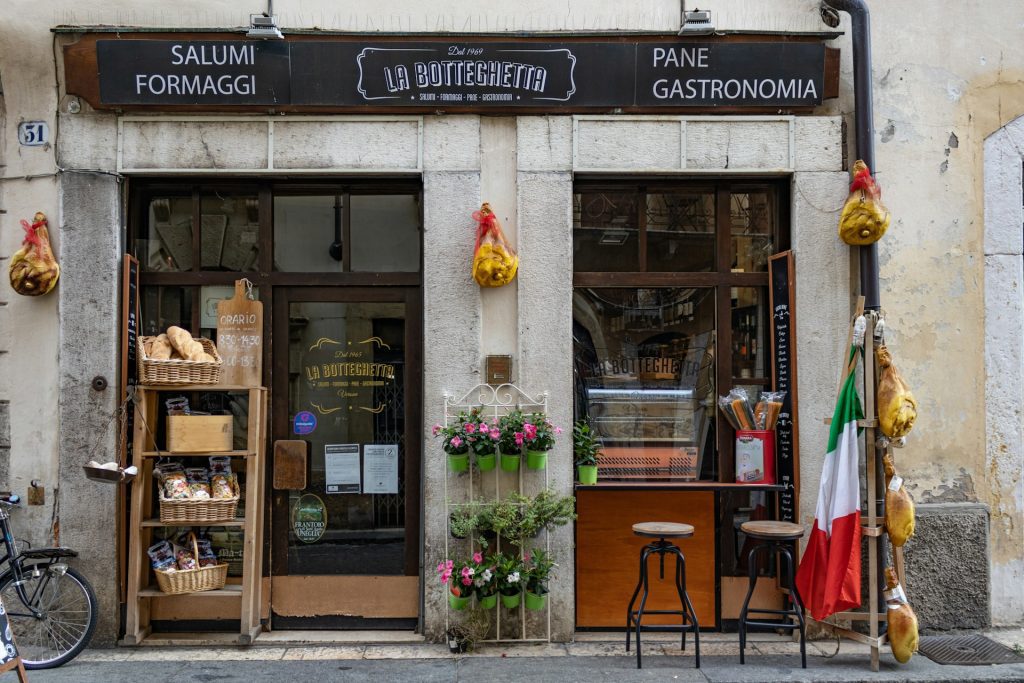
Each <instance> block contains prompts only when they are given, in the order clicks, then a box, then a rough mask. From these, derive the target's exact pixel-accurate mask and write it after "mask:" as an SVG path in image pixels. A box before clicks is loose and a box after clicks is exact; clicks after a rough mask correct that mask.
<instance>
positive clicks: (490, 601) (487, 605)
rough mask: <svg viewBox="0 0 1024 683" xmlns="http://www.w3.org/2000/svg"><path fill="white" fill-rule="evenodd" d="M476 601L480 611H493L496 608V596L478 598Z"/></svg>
mask: <svg viewBox="0 0 1024 683" xmlns="http://www.w3.org/2000/svg"><path fill="white" fill-rule="evenodd" d="M478 601H479V603H480V607H481V608H482V609H494V608H495V607H497V606H498V594H497V593H495V594H494V595H485V596H484V597H482V598H479V600H478Z"/></svg>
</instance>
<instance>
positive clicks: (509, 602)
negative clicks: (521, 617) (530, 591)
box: [501, 593, 523, 609]
mask: <svg viewBox="0 0 1024 683" xmlns="http://www.w3.org/2000/svg"><path fill="white" fill-rule="evenodd" d="M522 597H523V594H522V593H516V594H515V595H505V594H504V593H502V594H501V604H502V606H503V607H504V608H505V609H515V608H516V607H519V600H520V599H521V598H522Z"/></svg>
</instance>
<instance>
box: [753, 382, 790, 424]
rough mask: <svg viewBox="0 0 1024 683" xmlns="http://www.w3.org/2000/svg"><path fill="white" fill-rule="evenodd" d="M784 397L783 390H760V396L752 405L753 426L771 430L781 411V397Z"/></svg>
mask: <svg viewBox="0 0 1024 683" xmlns="http://www.w3.org/2000/svg"><path fill="white" fill-rule="evenodd" d="M784 398H786V392H785V391H762V392H761V397H760V398H759V399H758V401H757V405H755V406H754V428H755V429H766V430H768V431H772V430H774V429H775V425H776V423H777V422H778V421H779V413H781V412H782V399H784Z"/></svg>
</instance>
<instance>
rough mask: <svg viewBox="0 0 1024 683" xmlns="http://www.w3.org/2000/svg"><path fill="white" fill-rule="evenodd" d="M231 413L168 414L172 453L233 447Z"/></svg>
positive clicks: (168, 430)
mask: <svg viewBox="0 0 1024 683" xmlns="http://www.w3.org/2000/svg"><path fill="white" fill-rule="evenodd" d="M232 419H233V418H232V416H231V415H168V416H167V450H168V452H170V453H213V452H217V451H230V450H231V447H232V442H233V439H232V436H233V427H232Z"/></svg>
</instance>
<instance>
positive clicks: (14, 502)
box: [0, 493, 21, 507]
mask: <svg viewBox="0 0 1024 683" xmlns="http://www.w3.org/2000/svg"><path fill="white" fill-rule="evenodd" d="M0 505H6V506H7V507H17V506H19V505H21V496H19V495H18V494H17V493H5V494H0Z"/></svg>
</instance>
